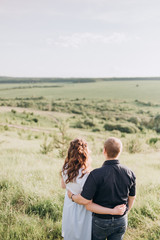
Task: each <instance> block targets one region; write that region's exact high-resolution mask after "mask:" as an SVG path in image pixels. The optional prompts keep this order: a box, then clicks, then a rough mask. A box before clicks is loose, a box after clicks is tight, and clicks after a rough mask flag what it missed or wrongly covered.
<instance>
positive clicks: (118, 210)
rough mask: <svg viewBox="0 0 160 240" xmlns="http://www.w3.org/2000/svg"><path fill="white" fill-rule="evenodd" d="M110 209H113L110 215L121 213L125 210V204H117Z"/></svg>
mask: <svg viewBox="0 0 160 240" xmlns="http://www.w3.org/2000/svg"><path fill="white" fill-rule="evenodd" d="M112 210H113V213H112V215H123V214H124V212H125V211H126V205H125V204H121V205H117V206H116V207H114V208H113V209H112Z"/></svg>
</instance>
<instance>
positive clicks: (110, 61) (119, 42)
mask: <svg viewBox="0 0 160 240" xmlns="http://www.w3.org/2000/svg"><path fill="white" fill-rule="evenodd" d="M0 76H33V77H45V76H46V77H123V76H124V77H125V76H126V77H127V76H128V77H130V76H160V0H0Z"/></svg>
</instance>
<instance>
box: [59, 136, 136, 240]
mask: <svg viewBox="0 0 160 240" xmlns="http://www.w3.org/2000/svg"><path fill="white" fill-rule="evenodd" d="M121 151H122V143H121V141H120V140H119V139H117V138H114V137H111V138H109V139H107V141H106V142H105V143H104V150H103V154H104V156H105V162H104V163H103V165H102V167H100V168H97V169H94V170H93V171H91V172H90V169H91V160H90V156H89V154H90V151H89V149H88V146H87V143H86V142H85V141H84V140H82V139H75V140H73V141H72V142H71V143H70V147H69V149H68V154H67V157H66V159H65V162H64V165H63V169H62V188H66V190H67V191H66V194H65V200H64V207H63V218H62V237H64V240H91V239H92V240H105V239H108V240H122V239H123V235H124V233H125V230H126V228H127V212H129V211H130V209H131V208H132V206H133V203H134V200H135V186H136V183H135V175H134V173H133V172H132V171H131V170H130V169H128V168H127V167H125V166H122V165H121V164H120V162H119V160H118V157H119V155H120V153H121ZM91 212H92V213H91Z"/></svg>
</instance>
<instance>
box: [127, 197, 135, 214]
mask: <svg viewBox="0 0 160 240" xmlns="http://www.w3.org/2000/svg"><path fill="white" fill-rule="evenodd" d="M135 199H136V196H129V197H128V212H129V211H130V210H131V208H132V207H133V204H134V201H135Z"/></svg>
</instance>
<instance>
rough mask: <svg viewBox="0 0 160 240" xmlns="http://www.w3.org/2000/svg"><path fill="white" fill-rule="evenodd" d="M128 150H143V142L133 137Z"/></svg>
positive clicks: (134, 151)
mask: <svg viewBox="0 0 160 240" xmlns="http://www.w3.org/2000/svg"><path fill="white" fill-rule="evenodd" d="M127 151H128V152H129V153H137V152H141V143H140V142H139V140H138V139H132V140H130V141H129V142H128V143H127Z"/></svg>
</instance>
